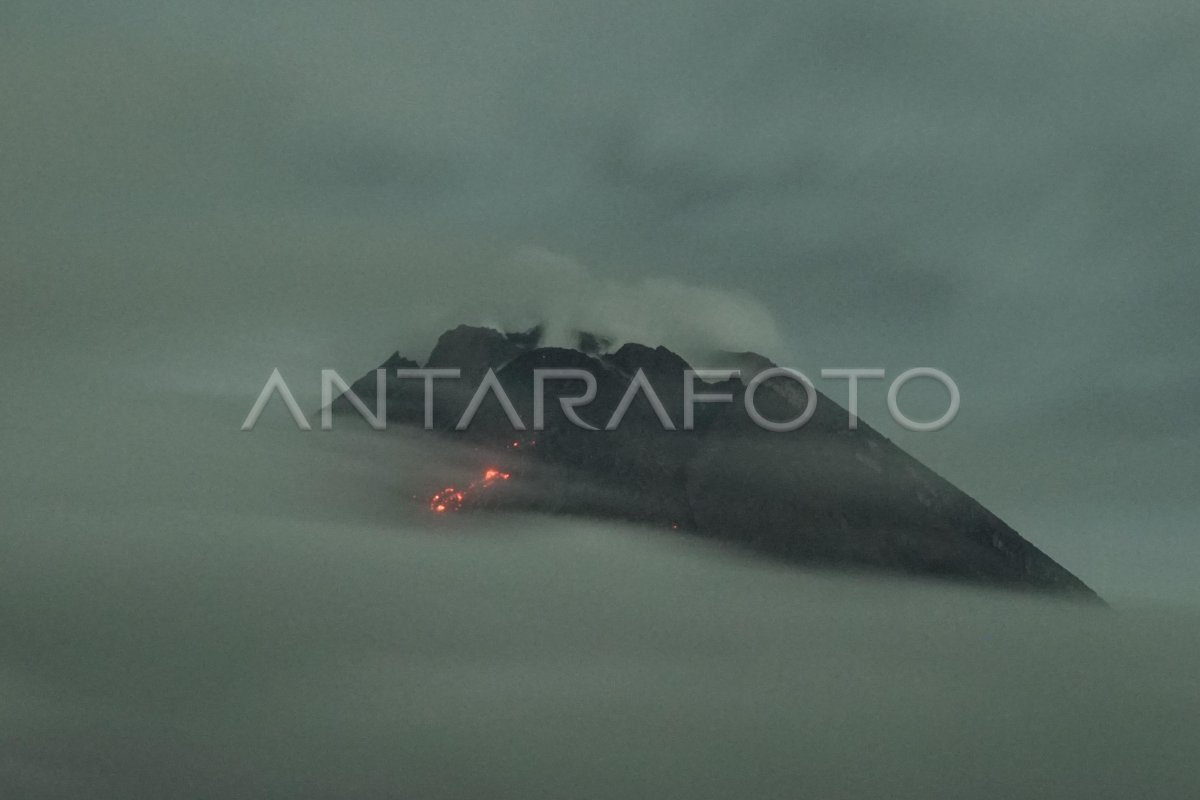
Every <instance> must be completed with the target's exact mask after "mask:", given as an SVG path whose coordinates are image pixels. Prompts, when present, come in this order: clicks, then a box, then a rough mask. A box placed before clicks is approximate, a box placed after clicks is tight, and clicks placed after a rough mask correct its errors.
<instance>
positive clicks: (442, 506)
mask: <svg viewBox="0 0 1200 800" xmlns="http://www.w3.org/2000/svg"><path fill="white" fill-rule="evenodd" d="M509 477H510V474H509V473H507V472H501V471H500V470H498V469H496V468H494V467H492V468H489V469H487V470H485V471H484V473H483V477H482V478H480V479H479V480H476V481H472V482H471V483H470V484H469V485H468V486H467V487H466V488H463V489H457V488H455V487H453V486H447V487H446V488H445V489H442V490H441V491H440V492H436V493H434V495H433V497H431V498H430V500H429V510H430V511H432V512H434V513H436V514H444V513H445V512H447V511H458V510H459V509H461V508H462V506H463V503H464V502H466V499H467V496H468V495H469V494H471V493H472V492H477V491H479V490H481V489H486V488H488V487H489V486H491V485H492V484H494V483H495V482H496V481H506V480H508V479H509Z"/></svg>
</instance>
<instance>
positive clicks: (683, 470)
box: [333, 325, 1099, 600]
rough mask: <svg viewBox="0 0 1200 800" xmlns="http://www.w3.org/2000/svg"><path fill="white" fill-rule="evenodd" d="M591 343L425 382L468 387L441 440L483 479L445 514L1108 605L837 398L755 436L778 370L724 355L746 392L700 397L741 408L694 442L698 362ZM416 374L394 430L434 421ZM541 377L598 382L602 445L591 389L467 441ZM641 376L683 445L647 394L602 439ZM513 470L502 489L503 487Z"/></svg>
mask: <svg viewBox="0 0 1200 800" xmlns="http://www.w3.org/2000/svg"><path fill="white" fill-rule="evenodd" d="M578 340H579V341H578V344H577V346H576V347H545V346H542V345H541V329H540V328H534V329H533V330H531V331H526V332H521V333H503V332H501V331H497V330H493V329H490V328H481V327H471V326H466V325H461V326H459V327H457V328H454V329H453V330H449V331H447V332H446V333H444V334H443V335H442V336H441V337H440V338H439V339H438V342H437V344H436V346H435V347H434V349H433V351H432V353H431V355H430V357H429V359H428V362H427V364H426V365H425V366H426V367H427V368H453V369H459V370H461V371H462V374H463V377H464V379H463V380H462V381H446V382H439V386H438V388H437V391H436V392H435V393H434V398H435V400H434V409H433V410H434V417H433V425H434V428H435V430H436V432H437V434H438V435H442V436H445V437H449V438H454V439H456V440H458V441H460V442H465V443H469V444H470V445H471V446H472V448H473V451H474V452H476V453H477V454H478V456H479V470H480V475H481V476H483V477H481V478H480V479H478V480H476V481H474V482H473V483H471V484H470V485H469V486H463V487H455V486H445V485H444V482H443V481H441V480H440V478H439V477H438V476H432V480H433V481H435V482H436V485H437V489H436V491H434V492H433V493H432V495H433V496H432V499H430V500H429V501H428V502H429V505H430V509H431V510H432V511H434V512H438V513H442V512H455V513H462V512H470V511H480V510H492V511H499V510H522V511H536V512H544V513H550V514H570V515H586V516H590V517H598V518H609V519H620V520H629V521H636V522H642V523H648V524H650V525H651V526H660V527H661V528H662V529H663V530H664V531H668V532H672V533H676V534H679V535H693V536H698V537H705V538H708V539H711V540H715V541H719V542H722V543H726V544H728V545H730V546H734V547H737V548H741V549H743V550H745V551H748V552H752V553H756V554H758V555H760V556H763V557H767V558H771V559H775V560H778V561H782V562H787V563H791V564H799V565H806V566H820V567H830V568H837V569H843V570H863V571H882V572H888V573H901V574H905V575H912V576H922V577H937V578H944V579H951V580H957V581H966V582H972V583H977V584H985V585H991V586H998V587H1006V588H1013V589H1025V590H1031V591H1038V592H1045V593H1053V594H1059V595H1063V596H1068V597H1073V598H1078V599H1085V600H1098V599H1099V598H1097V596H1096V595H1095V593H1094V592H1092V590H1091V589H1090V588H1088V587H1087V586H1086V585H1085V584H1084V583H1083V582H1082V581H1081V580H1079V579H1078V578H1077V577H1075V576H1074V575H1073V574H1071V573H1070V572H1069V571H1068V570H1067V569H1065V568H1064V567H1062V566H1060V565H1059V564H1058V563H1056V562H1055V561H1054V560H1053V559H1051V558H1050V557H1049V556H1047V555H1046V554H1045V553H1043V552H1042V551H1040V550H1039V549H1038V548H1037V547H1035V546H1034V545H1033V544H1031V543H1030V542H1028V541H1026V540H1025V539H1024V538H1022V537H1021V536H1020V535H1019V534H1018V533H1017V532H1016V531H1014V530H1013V529H1012V528H1011V527H1009V526H1008V525H1007V524H1005V523H1004V522H1003V521H1002V520H1000V519H999V518H998V517H997V516H996V515H995V514H992V513H991V512H990V511H988V510H987V509H985V508H984V507H983V506H982V505H981V504H980V503H978V502H977V501H975V500H974V499H972V498H971V497H970V496H968V495H967V494H966V493H965V492H963V491H961V490H960V489H958V488H956V487H955V486H954V485H952V484H951V483H950V482H948V481H947V480H945V479H944V478H942V477H941V476H939V475H937V474H936V473H935V472H933V471H932V470H931V469H929V468H928V467H926V466H925V465H923V464H921V463H920V462H919V461H917V460H916V459H915V458H913V457H912V456H910V455H909V454H907V453H906V452H904V451H903V450H902V449H901V448H899V447H898V446H896V445H895V444H893V443H892V442H891V441H890V440H888V439H887V438H886V437H885V436H883V435H882V434H880V433H879V432H878V431H876V430H874V429H873V428H871V427H870V426H869V425H868V424H866V423H865V422H863V421H861V420H860V421H859V423H858V426H857V427H856V428H853V429H852V428H850V427H849V425H848V424H847V420H848V412H847V411H846V410H844V409H843V408H842V407H841V406H839V405H838V404H837V403H835V402H834V401H833V400H831V399H830V398H829V397H827V396H826V395H824V394H821V393H820V392H817V403H816V410H815V412H814V413H813V415H812V417H811V418H810V419H809V420H808V421H807V422H806V423H805V424H804V425H803V426H802V427H800V428H799V429H797V430H794V431H790V432H786V433H780V432H773V431H767V430H763V429H762V428H760V427H759V426H757V425H755V424H754V423H753V422H752V421H751V420H750V419H749V418H748V416H747V415H746V412H745V410H744V409H743V406H742V401H743V397H744V395H745V392H746V384H747V382H748V381H749V380H750V378H751V377H753V375H755V374H757V373H758V372H761V371H762V370H764V369H768V368H771V367H774V366H775V364H774V363H773V362H771V361H770V360H768V359H767V358H765V357H763V356H761V355H758V354H756V353H736V354H735V353H726V354H723V356H724V360H725V362H726V363H727V364H728V365H729V366H731V367H736V368H740V369H741V377H739V378H732V379H730V380H726V381H723V382H720V383H714V384H709V385H704V384H700V388H698V389H697V391H700V392H704V393H720V394H727V395H730V396H731V397H732V402H724V403H699V404H696V405H695V419H694V426H693V428H692V429H690V430H686V429H684V426H683V425H682V424H681V422H682V420H681V419H680V418H679V416H680V409H681V408H682V407H683V402H684V395H683V391H684V373H685V371H686V370H689V369H691V366H690V365H689V364H688V362H687V361H685V360H684V359H683V358H682V357H681V356H679V355H678V354H676V353H674V352H672V351H670V350H668V349H666V348H664V347H649V346H646V345H642V344H625V345H623V346H621V347H620V348H619V349H617V350H615V351H613V352H602V351H603V350H604V349H605V346H606V345H607V344H608V342H607V341H606V340H605V339H604V338H603V337H599V336H596V335H594V334H591V333H586V332H581V333H580V334H579V336H578ZM415 366H416V362H413V361H410V360H408V359H405V358H403V357H401V356H400V355H399V354H398V353H397V354H394V355H393V356H391V357H390V358H389V359H387V360H386V361H384V362H383V364H382V365H381V366H380V369H383V370H385V371H386V373H385V374H386V382H385V391H386V393H387V396H386V402H387V414H388V419H389V420H390V421H392V422H397V423H400V424H406V425H415V426H421V425H422V424H423V422H424V410H425V406H424V387H423V385H422V382H421V381H419V380H400V379H398V378H397V377H396V376H395V370H396V369H406V368H413V367H415ZM704 366H711V365H710V364H706V365H704ZM543 369H577V370H585V371H587V372H589V373H590V374H592V375H593V376H594V377H595V379H596V396H595V398H594V399H593V400H592V401H591V402H590V403H588V404H587V405H584V406H580V407H578V408H577V413H578V416H579V417H580V418H582V420H583V421H584V422H585V423H587V424H588V425H590V426H591V427H593V428H595V430H588V429H585V428H582V427H580V426H579V425H577V424H575V423H574V422H572V421H571V420H570V419H569V418H568V417H567V416H566V414H565V413H564V410H563V409H562V408H561V407H560V405H559V397H568V398H569V397H576V396H578V395H579V394H581V387H580V385H579V384H580V383H581V382H574V385H572V383H573V382H572V381H547V382H546V383H545V402H544V409H545V425H544V429H542V430H537V431H533V430H525V431H520V430H518V431H515V432H514V428H513V425H512V423H511V420H510V419H509V417H508V415H507V414H506V413H505V411H504V409H503V408H502V407H501V405H500V403H499V402H498V401H497V399H496V397H495V396H494V395H488V396H487V398H486V399H485V400H484V402H483V404H482V405H481V406H479V408H478V410H477V413H476V414H475V415H474V417H473V418H472V420H471V422H470V425H469V426H468V427H467V428H466V429H465V430H457V429H456V423H457V422H458V421H459V420H460V417H461V415H462V414H463V411H464V410H465V409H466V408H467V407H468V405H469V403H470V400H471V397H472V396H473V395H474V394H475V391H476V389H477V387H478V378H479V377H480V376H483V375H486V373H487V372H488V370H494V373H495V375H496V377H497V379H498V382H499V384H500V385H501V387H502V388H503V390H504V392H505V394H507V396H508V398H509V399H510V400H511V402H512V405H513V407H514V408H515V409H516V410H517V413H518V414H519V415H520V417H521V419H523V420H525V421H526V423H528V421H529V420H531V419H532V418H533V415H532V409H533V406H534V399H533V388H532V387H533V385H534V383H533V375H534V370H543ZM639 371H640V372H641V373H642V375H644V376H645V378H646V379H647V380H648V381H649V383H651V384H652V386H653V388H654V390H655V391H656V393H657V395H658V397H659V398H660V400H661V405H662V407H663V408H665V409H667V410H668V412H669V413H670V414H671V415H672V416H673V417H674V419H673V422H674V425H673V428H674V429H666V428H665V427H664V425H663V420H662V419H661V417H660V414H659V412H658V411H656V409H655V408H653V407H652V405H651V403H650V402H649V401H648V400H647V398H646V396H645V395H644V394H638V395H637V396H636V397H635V398H634V400H633V401H632V403H631V404H630V405H629V406H628V409H627V411H626V413H625V415H624V418H623V420H622V422H621V424H620V426H619V428H617V429H615V430H605V429H604V428H605V423H606V421H608V420H609V418H610V415H611V414H612V413H613V410H614V409H616V408H617V407H618V405H620V404H621V401H622V398H623V397H624V396H625V394H626V391H627V389H628V387H629V384H630V382H631V380H633V378H634V376H636V375H637V374H638V372H639ZM698 383H699V382H698ZM377 386H378V384H377V378H376V373H375V372H374V371H373V372H370V373H368V374H367V375H364V376H363V377H362V378H360V379H359V380H357V381H355V382H354V383H353V384H352V386H351V391H353V392H354V393H356V394H357V395H358V396H359V398H360V399H362V400H363V401H364V402H365V403H366V404H367V406H368V407H374V404H375V400H376V392H377ZM814 391H815V390H814ZM755 399H756V405H757V407H758V409H759V410H760V412H761V413H762V414H763V415H764V416H766V417H768V418H770V419H774V420H784V419H793V418H796V417H798V416H800V414H801V413H802V412H803V411H804V409H805V405H806V401H807V396H806V391H805V389H804V388H802V387H800V386H799V385H798V384H796V383H794V382H791V381H788V380H785V379H776V378H772V379H769V380H767V381H765V382H764V383H762V385H761V386H759V388H758V390H757V393H756V395H755ZM333 411H334V412H335V413H340V414H354V415H357V412H356V411H355V410H354V408H353V406H352V405H351V403H350V402H349V401H348V398H347V397H346V396H344V395H343V396H341V397H338V398H337V399H335V400H334V403H333ZM500 470H503V475H504V479H503V480H495V479H494V476H495V475H496V474H498V472H499V471H500ZM489 476H491V477H489ZM510 477H511V480H510V479H509V478H510Z"/></svg>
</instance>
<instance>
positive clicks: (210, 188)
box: [0, 0, 1200, 603]
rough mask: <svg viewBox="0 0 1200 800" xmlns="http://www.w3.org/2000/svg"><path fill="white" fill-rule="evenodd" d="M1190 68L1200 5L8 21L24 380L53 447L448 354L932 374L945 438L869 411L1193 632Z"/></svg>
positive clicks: (1196, 53)
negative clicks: (487, 338)
mask: <svg viewBox="0 0 1200 800" xmlns="http://www.w3.org/2000/svg"><path fill="white" fill-rule="evenodd" d="M1198 38H1200V7H1197V6H1196V4H1195V3H1193V2H1183V1H1182V0H1181V1H1179V2H1158V1H1157V0H1149V1H1148V2H1137V3H1134V2H1129V1H1128V0H1127V1H1126V2H1108V1H1103V0H1102V1H1101V2H1074V1H1071V2H1056V3H1047V2H1030V1H1026V2H1011V3H1000V2H971V3H951V2H932V1H930V0H919V1H918V2H910V3H904V4H895V3H893V4H884V3H878V2H860V1H859V0H836V1H835V0H827V1H825V2H805V3H796V2H779V3H737V4H734V3H727V2H710V3H686V4H685V3H678V2H668V3H645V2H636V3H632V2H631V3H620V2H604V3H578V2H567V3H564V2H507V0H504V1H502V2H494V1H493V2H486V3H484V2H480V3H470V4H467V3H462V4H455V5H453V6H451V5H450V4H446V3H432V2H431V3H403V4H402V3H384V2H345V3H336V4H334V3H330V4H319V3H313V2H310V3H294V2H289V3H284V2H278V3H272V2H244V0H243V1H242V2H225V3H222V2H187V3H182V2H180V3H161V2H154V3H151V2H143V3H138V2H116V3H99V4H84V3H62V4H51V3H46V2H19V1H18V2H13V1H12V0H10V1H9V2H7V3H5V4H4V6H3V8H2V9H0V108H2V109H4V111H3V113H2V114H0V176H2V179H3V183H2V184H0V261H2V263H3V276H4V289H3V291H0V338H2V341H0V358H2V359H3V362H0V363H3V364H4V365H5V367H6V368H8V369H15V370H18V371H19V374H21V375H23V376H27V382H31V383H30V384H29V385H31V386H34V387H40V388H41V389H43V390H45V391H42V392H41V393H37V392H30V393H26V395H25V396H23V397H22V398H18V399H17V400H16V401H15V402H16V406H15V407H16V409H17V410H18V411H20V412H23V413H26V414H42V415H47V416H53V417H58V416H78V415H80V414H86V413H87V403H86V397H87V391H86V387H96V386H98V385H104V384H105V383H106V382H121V383H124V384H127V385H135V386H144V387H146V388H147V390H148V391H149V390H157V389H170V390H187V391H200V392H215V393H224V394H232V395H244V396H245V398H246V400H245V405H246V407H247V408H249V405H250V404H251V402H252V401H253V398H254V396H255V394H256V393H257V390H258V388H259V387H260V386H261V384H262V380H263V379H264V378H265V376H266V374H267V373H268V372H269V371H270V369H271V368H272V367H274V366H277V365H278V366H281V367H283V368H284V369H285V372H286V373H287V374H288V375H289V378H290V379H291V375H295V376H297V378H295V379H291V380H292V381H293V385H295V384H298V383H303V382H304V376H308V377H309V379H310V380H309V382H310V383H311V384H312V393H313V394H314V395H315V391H316V378H317V372H316V371H317V370H318V369H319V368H321V367H325V366H336V367H339V368H340V369H342V370H343V372H344V374H346V375H350V374H356V373H358V372H360V371H362V370H363V369H366V368H368V367H371V366H374V364H375V363H377V362H378V361H379V360H381V359H382V358H383V357H384V356H386V355H387V354H388V353H389V352H390V351H391V350H394V349H396V348H400V349H401V350H402V351H404V352H405V353H407V354H409V355H412V356H414V357H418V358H419V357H423V356H424V355H425V353H426V352H427V350H428V348H429V347H430V346H431V344H432V341H433V337H435V336H436V334H437V333H438V332H440V330H442V329H443V328H445V327H448V326H450V325H453V324H456V323H458V322H482V323H493V324H497V325H510V326H517V325H524V324H531V323H532V322H534V321H537V320H540V319H549V320H550V321H551V322H552V323H553V324H554V325H555V326H557V328H560V329H565V328H566V327H569V326H570V325H573V324H581V325H585V326H591V327H604V326H606V325H607V326H609V327H611V328H612V330H613V332H614V333H616V334H618V335H620V336H625V337H628V338H643V339H648V340H651V341H652V342H655V341H663V342H664V343H667V344H670V345H674V346H676V347H680V348H684V349H688V348H700V347H703V346H708V345H720V346H727V347H737V348H750V349H756V350H760V351H762V352H764V353H765V354H766V355H768V356H771V357H772V358H774V359H775V360H776V361H779V362H781V363H786V364H789V365H792V366H796V367H799V368H801V369H804V370H806V371H808V372H810V374H815V373H816V372H817V371H818V370H819V369H820V368H821V367H836V366H869V367H875V366H878V367H884V368H886V369H888V371H889V372H890V373H891V374H893V375H894V374H897V373H898V372H900V371H901V370H903V369H906V368H908V367H911V366H925V365H929V366H936V367H940V368H942V369H944V370H946V371H947V372H949V373H950V374H951V375H953V376H954V377H955V378H956V380H957V381H958V383H959V385H960V387H961V389H962V394H963V405H962V411H961V413H960V416H959V419H958V420H957V421H956V422H955V423H954V424H953V425H952V426H951V427H950V428H949V429H947V430H946V431H944V432H941V433H939V434H936V435H928V434H926V435H905V434H904V432H903V431H900V430H899V429H897V428H896V427H895V426H894V425H891V424H890V423H885V422H884V417H883V415H882V413H881V410H882V397H883V390H882V388H880V389H879V390H877V391H875V392H874V393H873V396H872V393H871V392H870V391H869V390H868V396H867V399H866V400H865V401H864V408H865V411H864V416H866V417H867V419H869V420H873V421H877V422H879V427H880V428H881V430H883V431H884V432H885V433H886V434H887V435H889V436H893V437H894V438H896V439H897V440H898V441H900V443H901V444H902V445H903V446H905V447H906V448H908V449H909V450H910V451H912V452H913V453H914V454H915V455H917V456H918V457H920V458H922V459H923V460H925V461H926V462H927V463H928V464H930V466H932V467H933V468H934V469H936V470H938V471H939V472H940V473H942V474H943V475H944V476H946V477H947V478H949V479H950V480H952V481H953V482H955V483H956V484H958V485H959V486H960V487H962V488H963V489H965V490H966V491H968V492H969V493H971V494H973V495H974V496H976V497H977V498H979V499H980V500H981V501H982V502H984V504H985V505H988V506H989V507H990V508H992V510H994V511H995V512H997V513H998V514H999V515H1000V516H1001V517H1002V518H1004V519H1006V520H1007V521H1009V522H1010V523H1011V524H1013V525H1014V527H1016V528H1017V529H1018V530H1019V531H1021V532H1022V533H1023V534H1025V535H1026V536H1027V537H1028V538H1030V539H1031V540H1033V541H1034V542H1035V543H1037V544H1039V545H1040V546H1042V547H1043V549H1046V550H1047V551H1048V552H1049V553H1050V554H1051V555H1053V556H1054V557H1056V558H1057V559H1059V560H1060V561H1062V562H1063V563H1064V564H1065V565H1066V566H1067V567H1068V568H1071V569H1073V570H1074V571H1076V572H1077V573H1078V574H1079V575H1080V576H1081V577H1083V578H1084V579H1085V580H1087V581H1089V582H1090V583H1092V584H1093V585H1094V586H1095V587H1096V588H1097V589H1098V590H1099V591H1100V592H1101V593H1102V594H1105V593H1107V594H1110V595H1111V594H1114V593H1115V594H1118V595H1120V594H1130V595H1138V596H1150V597H1160V598H1166V599H1173V600H1183V601H1187V602H1192V603H1200V589H1197V588H1196V587H1197V585H1200V582H1197V580H1196V572H1197V569H1196V565H1197V564H1200V537H1198V534H1197V531H1196V521H1197V518H1198V516H1200V515H1198V512H1200V500H1197V498H1196V495H1195V492H1194V491H1193V484H1194V483H1195V476H1196V474H1197V473H1198V472H1200V447H1198V445H1200V432H1198V431H1200V425H1198V424H1197V423H1198V422H1200V420H1198V419H1197V414H1198V412H1197V409H1196V407H1195V406H1194V404H1193V402H1192V399H1193V398H1194V397H1196V395H1197V389H1198V388H1200V366H1198V364H1200V360H1198V357H1200V328H1198V326H1197V324H1196V323H1195V321H1194V316H1195V310H1194V309H1193V308H1192V305H1193V304H1194V302H1195V298H1196V297H1197V296H1198V294H1200V271H1197V270H1196V268H1195V267H1196V260H1197V256H1198V254H1200V233H1197V225H1196V224H1195V220H1196V219H1197V218H1198V217H1200V136H1197V133H1196V132H1197V124H1198V123H1200V108H1197V103H1198V102H1200V101H1198V99H1197V93H1196V91H1195V87H1196V86H1197V85H1200V47H1198V46H1197V45H1198V41H1197V40H1198ZM66 364H69V365H72V367H73V369H74V370H76V371H75V372H73V373H72V375H73V376H74V377H75V380H76V382H78V381H79V380H83V381H84V382H85V390H82V391H78V392H77V395H78V396H72V397H70V398H66V399H55V400H53V401H51V400H47V399H46V398H47V397H49V396H52V394H53V393H52V392H50V391H49V390H50V389H51V388H54V387H61V386H62V384H61V383H57V382H56V381H58V380H61V376H60V377H59V378H55V377H54V376H53V375H51V373H52V372H54V368H55V367H56V366H61V365H66ZM55 374H57V373H55ZM821 388H823V389H825V390H826V391H827V392H828V393H830V394H831V395H832V396H834V397H835V398H841V397H844V390H843V389H842V387H840V386H838V385H836V384H834V385H821ZM56 404H60V405H56ZM239 422H240V419H231V420H230V424H231V425H237V424H238V423H239Z"/></svg>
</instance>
